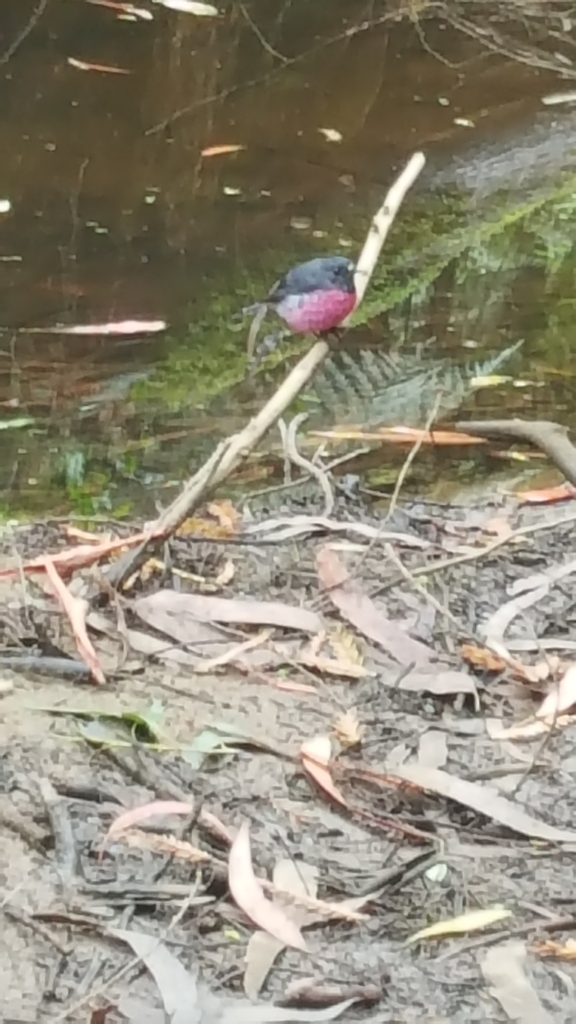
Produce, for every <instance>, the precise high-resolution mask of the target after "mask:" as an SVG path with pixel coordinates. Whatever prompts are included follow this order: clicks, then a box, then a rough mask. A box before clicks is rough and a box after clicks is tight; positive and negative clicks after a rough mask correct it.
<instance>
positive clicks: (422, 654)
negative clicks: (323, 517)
mask: <svg viewBox="0 0 576 1024" xmlns="http://www.w3.org/2000/svg"><path fill="white" fill-rule="evenodd" d="M316 568H317V572H318V576H319V577H320V582H321V583H322V584H323V586H324V587H325V588H326V592H327V594H328V597H329V598H330V600H331V601H332V602H333V604H334V605H335V606H336V608H338V611H339V612H341V614H342V615H344V617H345V618H346V619H348V621H349V622H351V623H352V625H353V626H355V628H356V629H357V630H359V631H360V632H361V633H363V634H364V636H367V637H368V638H369V639H370V640H373V641H374V642H375V643H377V644H379V645H380V646H381V647H383V648H384V650H386V651H387V652H388V654H391V655H392V657H393V658H395V659H396V661H398V662H399V663H400V664H401V665H426V664H428V663H429V662H430V659H431V658H432V657H433V653H434V652H433V651H432V650H431V649H430V648H429V647H426V645H425V644H423V643H420V641H419V640H413V639H412V637H410V636H408V634H407V633H405V632H404V630H403V629H402V627H401V626H400V625H398V624H397V623H396V622H394V621H393V620H392V619H389V618H388V616H387V615H386V614H385V613H384V612H383V611H381V609H379V608H377V607H376V605H375V604H374V602H373V600H372V598H370V597H368V595H367V594H364V593H363V591H362V590H361V589H360V587H359V586H358V584H357V583H356V582H355V581H354V580H352V579H351V578H350V576H349V573H348V570H347V569H346V567H345V566H344V565H343V564H342V562H341V561H340V559H339V558H338V555H337V554H336V552H335V551H333V550H332V549H331V548H329V547H328V546H325V547H323V548H320V550H319V551H318V552H317V554H316Z"/></svg>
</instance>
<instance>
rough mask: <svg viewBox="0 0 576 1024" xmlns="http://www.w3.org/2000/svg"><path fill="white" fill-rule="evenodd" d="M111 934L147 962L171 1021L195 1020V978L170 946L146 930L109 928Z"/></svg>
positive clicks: (196, 989)
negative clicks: (168, 947)
mask: <svg viewBox="0 0 576 1024" xmlns="http://www.w3.org/2000/svg"><path fill="white" fill-rule="evenodd" d="M110 935H113V936H114V937H115V938H117V939H120V941H121V942H126V943H127V944H128V945H129V946H130V947H131V948H132V949H133V951H134V952H135V954H136V956H138V957H140V959H141V960H142V961H143V962H144V963H145V964H146V967H147V968H148V970H149V971H150V974H151V975H152V977H153V978H154V981H155V982H156V984H157V986H158V991H159V992H160V995H161V996H162V1002H163V1003H164V1009H165V1010H166V1014H167V1015H168V1016H169V1018H170V1020H171V1021H172V1022H173V1024H176V1022H177V1021H178V1022H181V1024H185V1022H186V1021H191V1020H193V1019H194V1017H196V1019H197V1020H198V1014H199V1008H198V986H197V984H196V979H195V978H194V976H193V975H192V974H190V972H189V971H187V970H186V968H185V967H184V965H183V964H181V963H180V961H179V960H177V959H176V957H175V956H174V955H173V953H171V952H170V950H169V949H167V947H166V946H165V945H164V944H163V942H161V940H160V939H158V938H156V936H154V935H147V934H146V933H145V932H137V931H128V930H125V929H123V928H111V929H110Z"/></svg>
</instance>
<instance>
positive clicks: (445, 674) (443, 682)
mask: <svg viewBox="0 0 576 1024" xmlns="http://www.w3.org/2000/svg"><path fill="white" fill-rule="evenodd" d="M391 685H394V681H393V680H392V682H391ZM398 689H399V690H408V691H413V692H416V693H436V694H438V695H443V694H446V693H469V694H470V695H471V696H472V697H474V703H475V704H477V703H478V690H477V688H476V683H475V682H474V679H473V678H472V676H471V675H469V673H468V672H463V671H462V670H461V669H452V668H443V667H442V665H428V666H427V667H426V668H422V669H417V670H415V671H412V672H408V674H407V675H405V676H404V677H403V678H402V679H401V680H400V682H399V683H398Z"/></svg>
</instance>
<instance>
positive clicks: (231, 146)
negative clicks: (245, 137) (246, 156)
mask: <svg viewBox="0 0 576 1024" xmlns="http://www.w3.org/2000/svg"><path fill="white" fill-rule="evenodd" d="M243 149H246V146H242V145H240V144H239V143H235V142H231V143H224V144H223V145H221V146H206V149H203V150H202V153H201V154H200V155H201V156H203V157H209V156H225V155H226V153H240V152H242V150H243Z"/></svg>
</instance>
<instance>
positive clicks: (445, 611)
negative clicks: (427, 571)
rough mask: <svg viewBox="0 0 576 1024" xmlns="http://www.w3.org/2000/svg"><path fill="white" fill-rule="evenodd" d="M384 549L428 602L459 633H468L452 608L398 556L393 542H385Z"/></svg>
mask: <svg viewBox="0 0 576 1024" xmlns="http://www.w3.org/2000/svg"><path fill="white" fill-rule="evenodd" d="M384 551H385V552H386V554H387V556H388V558H389V559H390V561H391V562H393V563H394V565H395V566H396V568H397V569H398V572H400V573H401V574H402V576H403V577H404V579H405V580H406V581H407V582H408V583H409V584H410V586H411V587H413V588H414V590H416V591H417V592H418V593H419V594H421V596H422V597H423V598H424V599H425V600H426V601H427V602H428V604H429V605H431V606H432V608H434V609H435V610H436V611H437V612H438V613H439V614H440V615H443V616H444V617H445V618H447V619H448V621H449V622H451V623H452V625H453V626H455V627H456V629H457V630H458V632H459V633H467V630H465V629H464V626H463V625H462V623H461V622H459V621H458V619H457V618H456V616H455V615H453V614H452V612H451V611H450V609H449V608H447V607H446V605H444V604H442V603H441V602H440V601H439V600H438V599H437V598H436V597H434V594H430V593H429V591H427V590H426V587H424V586H423V585H422V584H421V583H420V582H419V581H418V580H417V579H416V578H415V576H414V574H413V573H411V572H410V570H409V569H408V568H407V567H406V566H405V565H404V563H403V562H402V561H401V559H400V558H398V555H397V554H396V552H395V551H394V548H393V547H392V545H391V544H385V545H384Z"/></svg>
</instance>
